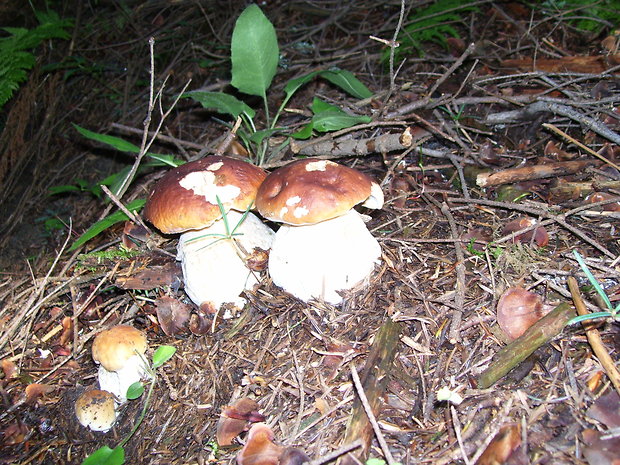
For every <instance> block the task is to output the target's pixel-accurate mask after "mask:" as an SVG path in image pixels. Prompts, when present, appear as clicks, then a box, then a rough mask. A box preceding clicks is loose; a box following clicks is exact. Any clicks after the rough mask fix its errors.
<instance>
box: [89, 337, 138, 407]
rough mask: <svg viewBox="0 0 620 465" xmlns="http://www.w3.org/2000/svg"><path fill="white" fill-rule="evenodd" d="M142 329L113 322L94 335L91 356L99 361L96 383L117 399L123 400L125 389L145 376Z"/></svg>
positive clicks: (125, 395) (124, 398) (125, 396)
mask: <svg viewBox="0 0 620 465" xmlns="http://www.w3.org/2000/svg"><path fill="white" fill-rule="evenodd" d="M146 349H147V341H146V336H145V335H144V333H143V332H142V331H140V330H138V329H136V328H134V327H132V326H127V325H117V326H113V327H112V328H110V329H108V330H106V331H102V332H100V333H99V334H97V336H96V337H95V340H94V341H93V347H92V355H93V360H94V361H95V362H96V363H99V364H100V366H99V373H98V377H99V387H100V388H101V389H103V390H106V391H108V392H111V393H112V394H114V395H115V396H116V397H117V399H118V400H119V402H120V403H123V402H125V401H126V400H127V389H128V388H129V386H131V385H132V384H133V383H135V382H137V381H140V380H141V379H142V378H146V377H148V372H147V370H146V367H145V360H144V354H145V353H146Z"/></svg>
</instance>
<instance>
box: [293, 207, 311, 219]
mask: <svg viewBox="0 0 620 465" xmlns="http://www.w3.org/2000/svg"><path fill="white" fill-rule="evenodd" d="M308 212H309V210H308V209H307V208H306V207H297V208H296V209H295V211H294V212H293V215H295V218H301V217H302V216H306V215H307V214H308Z"/></svg>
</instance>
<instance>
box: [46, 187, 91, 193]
mask: <svg viewBox="0 0 620 465" xmlns="http://www.w3.org/2000/svg"><path fill="white" fill-rule="evenodd" d="M67 192H83V189H81V188H79V187H78V186H69V185H64V186H52V187H50V188H49V189H48V190H47V195H58V194H65V193H67Z"/></svg>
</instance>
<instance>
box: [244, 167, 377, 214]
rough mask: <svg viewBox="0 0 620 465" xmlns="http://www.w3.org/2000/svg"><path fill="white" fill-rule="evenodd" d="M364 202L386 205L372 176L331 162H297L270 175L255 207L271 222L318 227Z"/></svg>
mask: <svg viewBox="0 0 620 465" xmlns="http://www.w3.org/2000/svg"><path fill="white" fill-rule="evenodd" d="M360 203H363V205H364V206H366V207H368V208H381V207H382V206H383V192H382V191H381V188H380V187H379V185H378V184H377V183H376V182H374V181H373V180H372V179H371V178H370V177H369V176H367V175H365V174H364V173H361V172H359V171H357V170H355V169H353V168H349V167H347V166H344V165H340V164H338V163H335V162H333V161H329V160H320V159H317V158H307V159H304V160H298V161H294V162H292V163H289V164H288V165H286V166H283V167H282V168H279V169H277V170H275V171H273V172H272V173H271V174H269V175H268V176H267V177H266V178H265V180H264V181H263V183H262V184H261V186H260V187H259V189H258V193H257V195H256V208H257V209H258V211H259V212H260V214H261V215H262V216H264V217H265V218H267V219H269V220H272V221H279V222H282V223H288V224H292V225H308V224H316V223H319V222H321V221H325V220H329V219H332V218H337V217H338V216H341V215H344V214H345V213H347V212H348V211H349V210H351V209H352V208H353V207H354V206H355V205H357V204H360Z"/></svg>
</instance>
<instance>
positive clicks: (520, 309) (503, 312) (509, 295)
mask: <svg viewBox="0 0 620 465" xmlns="http://www.w3.org/2000/svg"><path fill="white" fill-rule="evenodd" d="M543 316H544V312H543V303H542V299H541V298H540V296H539V295H538V294H535V293H533V292H529V291H526V290H525V289H523V288H522V287H511V288H509V289H507V290H506V291H505V292H504V293H503V294H502V296H501V297H500V299H499V302H498V303H497V324H498V325H499V327H500V328H501V329H502V331H503V332H504V334H505V335H506V336H507V337H508V338H509V339H510V340H514V339H517V338H518V337H519V336H521V335H522V334H523V333H525V331H527V329H528V328H529V327H530V326H532V325H533V324H534V323H536V322H537V321H538V320H540V319H541V318H542V317H543Z"/></svg>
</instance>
